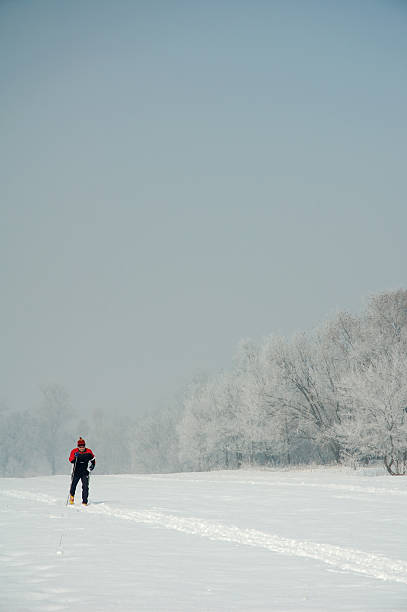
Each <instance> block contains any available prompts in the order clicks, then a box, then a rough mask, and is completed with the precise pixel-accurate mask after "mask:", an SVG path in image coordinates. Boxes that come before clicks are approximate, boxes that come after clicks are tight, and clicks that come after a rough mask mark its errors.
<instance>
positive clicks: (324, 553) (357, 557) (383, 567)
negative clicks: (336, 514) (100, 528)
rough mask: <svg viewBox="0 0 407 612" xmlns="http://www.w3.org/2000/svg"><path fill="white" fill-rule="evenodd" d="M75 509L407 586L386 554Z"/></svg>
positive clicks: (147, 515) (406, 569) (404, 565)
mask: <svg viewBox="0 0 407 612" xmlns="http://www.w3.org/2000/svg"><path fill="white" fill-rule="evenodd" d="M0 493H2V494H3V495H7V496H10V497H14V498H18V499H27V500H35V501H39V502H43V503H47V504H51V505H55V504H57V503H58V500H57V499H55V498H53V497H50V496H48V495H43V494H36V493H31V492H28V491H18V490H0ZM72 509H76V510H78V511H81V512H86V513H89V512H90V513H92V514H99V515H103V516H109V517H112V518H118V519H123V520H128V521H134V522H136V523H142V524H146V525H150V526H153V527H159V528H165V529H171V530H175V531H179V532H182V533H186V534H190V535H197V536H200V537H203V538H208V539H210V540H214V541H219V542H229V543H233V544H239V545H246V546H254V547H257V548H263V549H266V550H269V551H271V552H274V553H279V554H283V555H289V556H295V557H306V558H309V559H314V560H317V561H322V562H323V563H326V564H328V565H330V566H333V567H336V568H338V569H340V570H343V571H350V572H355V573H358V574H362V575H365V576H366V577H370V578H376V579H380V580H389V581H393V582H401V583H404V584H407V561H403V560H397V559H390V558H388V557H385V556H383V555H378V554H373V553H368V552H364V551H362V550H358V549H352V548H345V547H342V546H334V545H331V544H320V543H317V542H312V541H308V540H294V539H291V538H284V537H281V536H279V535H275V534H271V533H266V532H262V531H258V530H256V529H241V528H239V527H237V526H234V525H227V524H223V523H217V522H213V521H209V520H204V519H201V518H197V517H180V516H174V515H171V514H165V513H162V512H152V511H148V510H145V511H134V510H130V509H122V508H115V507H112V506H109V505H107V504H100V505H99V504H98V505H94V506H93V505H90V506H88V507H87V508H86V509H85V508H82V507H77V508H75V507H73V508H72Z"/></svg>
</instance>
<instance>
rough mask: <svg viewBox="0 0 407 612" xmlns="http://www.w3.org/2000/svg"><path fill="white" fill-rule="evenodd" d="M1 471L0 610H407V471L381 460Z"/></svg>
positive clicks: (252, 611) (367, 611) (253, 611)
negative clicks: (285, 467)
mask: <svg viewBox="0 0 407 612" xmlns="http://www.w3.org/2000/svg"><path fill="white" fill-rule="evenodd" d="M69 481H70V478H69V476H49V477H37V478H3V479H0V502H1V505H0V508H1V512H0V534H1V535H0V610H2V611H3V610H4V611H10V612H23V611H24V612H25V611H27V612H28V611H29V612H31V611H37V610H44V611H50V612H51V611H55V612H57V611H63V610H72V608H73V607H75V608H76V607H78V606H80V609H92V611H93V612H104V611H110V610H115V611H117V610H120V611H121V612H125V611H132V612H133V611H135V612H139V611H140V612H141V611H149V612H159V611H165V612H217V611H222V612H225V611H232V610H233V611H239V612H255V611H256V612H257V611H258V612H260V611H261V612H266V611H275V612H286V611H287V612H288V611H290V612H293V611H295V612H297V611H302V610H307V611H315V612H316V611H321V612H327V611H332V612H333V611H335V612H342V611H348V612H359V611H363V612H389V611H394V612H395V611H397V612H401V611H404V612H405V611H406V610H407V537H406V536H407V479H405V478H396V477H393V478H392V477H390V476H386V475H384V474H383V472H382V471H381V470H378V469H365V470H360V471H351V470H347V469H339V468H326V469H323V468H315V469H308V470H303V471H271V470H258V471H255V470H246V471H245V470H239V471H219V472H210V473H184V474H170V475H116V476H103V475H95V474H93V475H92V477H91V486H90V504H89V506H87V507H83V506H82V505H81V503H80V501H81V500H80V486H81V484H80V483H79V485H78V489H77V494H76V499H75V502H76V503H75V505H74V506H66V499H67V489H68V487H69Z"/></svg>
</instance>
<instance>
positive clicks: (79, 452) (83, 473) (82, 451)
mask: <svg viewBox="0 0 407 612" xmlns="http://www.w3.org/2000/svg"><path fill="white" fill-rule="evenodd" d="M69 461H70V462H71V463H73V470H72V482H71V489H70V491H69V503H70V504H73V503H74V497H75V490H76V485H77V484H78V482H79V480H82V504H83V505H84V506H87V505H88V495H89V472H88V464H89V462H90V466H89V470H90V471H92V470H93V469H94V468H95V465H96V460H95V455H94V454H93V453H92V451H91V450H90V448H86V446H85V440H83V439H82V438H79V440H78V446H77V448H73V449H72V450H71V454H70V455H69Z"/></svg>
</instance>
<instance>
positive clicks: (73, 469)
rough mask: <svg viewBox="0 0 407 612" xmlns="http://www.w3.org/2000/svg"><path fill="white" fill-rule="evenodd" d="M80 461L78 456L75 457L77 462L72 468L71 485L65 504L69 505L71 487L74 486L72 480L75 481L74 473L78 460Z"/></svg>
mask: <svg viewBox="0 0 407 612" xmlns="http://www.w3.org/2000/svg"><path fill="white" fill-rule="evenodd" d="M77 461H78V457H75V463H74V464H73V468H72V474H71V486H70V487H69V491H68V497H67V498H66V504H65V506H67V505H68V502H69V495H70V493H71V487H72V481H73V475H74V473H75V468H76V462H77Z"/></svg>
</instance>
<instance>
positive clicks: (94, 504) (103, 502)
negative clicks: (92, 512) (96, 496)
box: [91, 500, 106, 506]
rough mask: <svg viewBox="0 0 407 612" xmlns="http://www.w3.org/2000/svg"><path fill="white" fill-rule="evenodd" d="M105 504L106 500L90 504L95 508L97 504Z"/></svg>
mask: <svg viewBox="0 0 407 612" xmlns="http://www.w3.org/2000/svg"><path fill="white" fill-rule="evenodd" d="M105 503H106V500H103V501H93V502H91V504H92V506H96V505H97V504H105Z"/></svg>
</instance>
